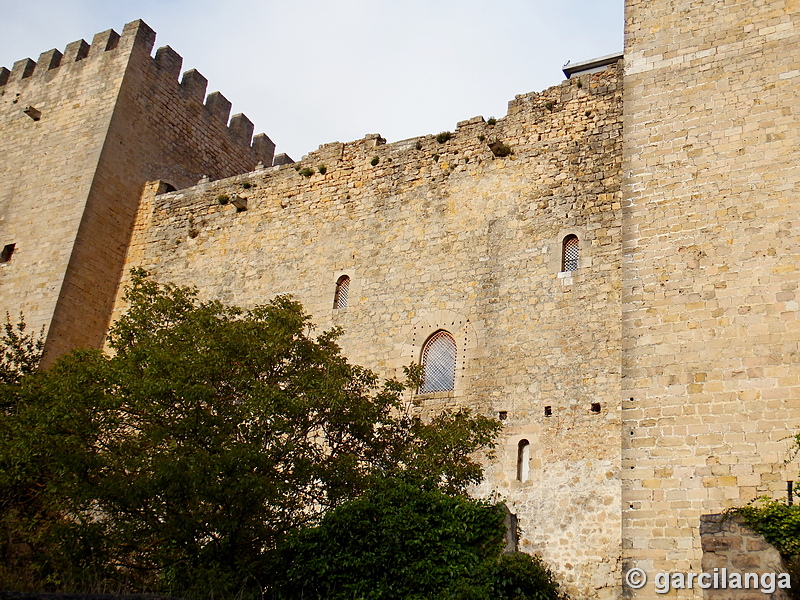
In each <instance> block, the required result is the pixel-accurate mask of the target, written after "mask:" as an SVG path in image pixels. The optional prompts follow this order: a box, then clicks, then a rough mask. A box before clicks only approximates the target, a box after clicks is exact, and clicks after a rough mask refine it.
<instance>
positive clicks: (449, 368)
mask: <svg viewBox="0 0 800 600" xmlns="http://www.w3.org/2000/svg"><path fill="white" fill-rule="evenodd" d="M455 381H456V341H455V340H454V339H453V336H452V335H450V334H449V333H448V332H446V331H444V330H443V329H440V330H439V331H437V332H436V333H434V334H433V335H432V336H431V337H429V338H428V341H427V342H425V345H424V346H423V348H422V385H421V386H420V388H419V393H420V394H428V393H432V392H449V391H452V390H453V389H454V387H455Z"/></svg>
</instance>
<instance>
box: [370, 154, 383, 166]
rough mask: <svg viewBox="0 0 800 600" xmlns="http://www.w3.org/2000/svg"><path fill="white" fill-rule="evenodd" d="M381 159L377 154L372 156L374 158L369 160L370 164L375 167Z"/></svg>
mask: <svg viewBox="0 0 800 600" xmlns="http://www.w3.org/2000/svg"><path fill="white" fill-rule="evenodd" d="M379 160H380V159H379V158H378V157H377V156H373V157H372V160H371V161H369V164H371V165H372V166H373V167H374V166H375V165H377V164H378V162H379Z"/></svg>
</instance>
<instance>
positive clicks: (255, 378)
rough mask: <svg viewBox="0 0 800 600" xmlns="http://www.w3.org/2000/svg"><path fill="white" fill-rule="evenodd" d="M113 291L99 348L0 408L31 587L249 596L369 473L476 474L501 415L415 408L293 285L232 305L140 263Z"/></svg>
mask: <svg viewBox="0 0 800 600" xmlns="http://www.w3.org/2000/svg"><path fill="white" fill-rule="evenodd" d="M126 300H127V302H128V303H129V305H130V309H129V310H128V311H127V313H126V314H125V315H124V316H123V317H122V318H121V319H120V320H119V321H118V322H117V323H116V324H115V325H114V326H113V327H112V329H111V331H110V336H109V340H110V342H109V343H110V346H111V348H112V350H113V352H114V354H113V356H108V355H104V354H103V353H101V352H99V351H88V350H84V351H78V352H74V353H72V354H71V355H68V356H66V357H64V358H63V359H61V360H59V361H58V362H57V364H56V365H55V366H54V367H53V368H51V369H49V370H48V371H45V372H40V373H36V374H34V375H29V376H26V377H23V378H22V380H21V383H20V384H19V385H17V386H16V389H15V390H14V393H15V394H16V397H17V398H18V401H17V402H16V403H15V405H14V407H13V410H11V411H10V412H9V414H8V415H7V418H6V419H5V420H4V422H3V424H2V431H1V432H0V433H2V439H0V494H2V496H1V497H0V502H2V503H3V507H4V508H5V509H6V511H7V512H8V514H11V515H13V518H10V519H6V520H5V521H4V522H3V524H4V527H5V528H6V531H4V533H5V534H6V535H5V536H4V539H5V540H6V544H5V553H6V556H7V557H8V556H10V554H13V553H11V551H10V550H9V548H12V547H13V548H24V549H26V550H25V551H24V552H22V557H21V558H20V556H19V553H17V555H15V556H12V557H11V558H13V559H14V560H15V561H16V562H17V563H19V564H21V565H22V566H23V567H24V569H25V572H27V573H30V572H34V573H35V574H36V575H35V576H34V577H32V582H31V584H30V585H31V586H33V587H35V586H36V585H40V587H44V588H49V589H61V590H65V589H84V590H85V589H87V588H90V587H91V588H97V587H98V586H100V585H102V586H104V587H106V588H108V586H113V585H116V584H119V586H126V587H127V588H128V589H138V590H145V589H149V590H158V591H167V592H172V593H178V592H179V593H194V594H197V595H205V596H208V595H230V594H234V593H253V594H257V593H258V592H259V590H260V589H261V587H262V585H263V584H264V583H265V582H264V577H265V569H266V567H267V560H268V557H269V554H270V552H271V550H273V549H274V548H275V546H276V545H277V543H278V541H279V540H280V539H282V538H283V537H284V536H285V535H286V534H287V533H289V532H291V531H293V530H296V529H298V528H300V527H302V526H304V525H307V524H313V523H315V522H316V521H318V520H319V518H320V516H321V515H322V514H323V513H324V512H325V511H326V510H329V509H331V508H333V507H335V506H337V505H339V504H341V503H343V502H345V501H347V500H350V499H353V498H356V497H358V496H359V495H360V494H362V493H363V492H364V490H366V489H368V488H369V487H370V485H371V484H372V483H373V482H374V481H375V480H376V478H383V477H386V476H393V477H398V478H400V479H403V480H407V481H413V482H415V484H416V485H419V486H422V487H426V488H429V489H434V488H440V489H443V490H446V491H448V492H449V493H454V492H458V491H463V490H464V489H465V487H466V486H467V485H469V484H471V483H475V482H477V481H479V480H480V478H481V475H482V473H481V469H480V466H479V462H478V457H477V456H476V451H478V450H480V449H482V448H490V447H491V446H492V445H493V439H494V436H495V435H496V433H497V431H498V428H499V425H498V423H497V422H495V421H493V420H491V419H488V418H486V417H483V416H480V415H470V414H469V413H467V412H466V411H457V412H452V413H446V414H444V415H442V416H440V417H437V418H436V419H435V420H433V421H432V422H430V423H423V422H421V421H419V420H416V419H414V418H413V416H412V410H411V408H410V407H409V405H408V403H407V402H404V401H403V391H404V389H405V386H404V384H401V383H400V382H397V381H388V382H386V383H385V384H384V385H382V386H379V385H378V381H377V378H376V376H375V375H374V374H373V373H371V372H370V371H368V370H366V369H363V368H361V367H358V366H354V365H351V364H349V363H348V362H347V361H346V360H345V358H344V357H343V356H342V354H341V352H340V349H339V347H338V346H337V344H336V338H337V336H338V335H339V333H340V332H339V331H338V330H336V329H334V330H331V331H326V332H322V333H321V334H319V335H318V336H316V337H313V336H312V335H311V334H312V330H313V327H312V325H311V323H310V320H309V317H308V316H307V315H306V314H305V313H304V312H303V310H302V307H301V306H300V305H299V304H298V303H297V302H296V301H294V300H292V299H291V298H288V297H278V298H276V299H275V300H273V301H272V302H270V303H269V304H267V305H264V306H259V307H256V308H254V309H252V310H242V309H239V308H235V307H229V306H225V305H223V304H221V303H219V302H216V301H201V300H199V299H198V298H197V295H196V292H195V291H193V290H191V289H187V288H182V287H176V286H172V285H159V284H156V283H154V282H153V281H150V280H149V279H148V278H147V277H146V274H145V273H143V272H137V273H135V274H134V277H133V283H132V286H131V287H130V289H129V290H128V292H127V296H126ZM412 380H413V377H412ZM0 543H2V542H0ZM26 561H27V562H26ZM12 562H13V561H12ZM15 564H16V563H15Z"/></svg>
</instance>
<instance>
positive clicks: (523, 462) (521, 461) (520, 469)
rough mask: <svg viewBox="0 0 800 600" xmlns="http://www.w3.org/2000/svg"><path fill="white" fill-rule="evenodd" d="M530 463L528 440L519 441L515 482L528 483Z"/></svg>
mask: <svg viewBox="0 0 800 600" xmlns="http://www.w3.org/2000/svg"><path fill="white" fill-rule="evenodd" d="M530 462H531V444H530V442H529V441H528V440H520V441H519V444H517V480H518V481H528V475H529V474H530V472H529V469H530Z"/></svg>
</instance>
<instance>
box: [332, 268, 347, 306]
mask: <svg viewBox="0 0 800 600" xmlns="http://www.w3.org/2000/svg"><path fill="white" fill-rule="evenodd" d="M349 291H350V278H349V277H348V276H347V275H342V276H341V277H339V280H338V281H337V282H336V293H335V294H334V295H333V308H344V307H345V306H347V294H348V293H349Z"/></svg>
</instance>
